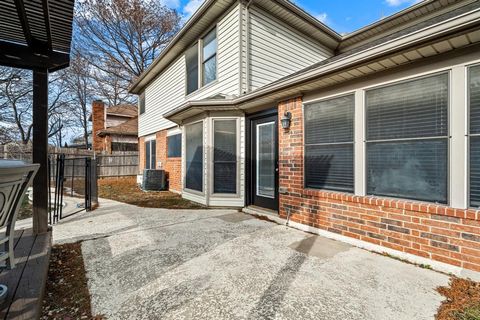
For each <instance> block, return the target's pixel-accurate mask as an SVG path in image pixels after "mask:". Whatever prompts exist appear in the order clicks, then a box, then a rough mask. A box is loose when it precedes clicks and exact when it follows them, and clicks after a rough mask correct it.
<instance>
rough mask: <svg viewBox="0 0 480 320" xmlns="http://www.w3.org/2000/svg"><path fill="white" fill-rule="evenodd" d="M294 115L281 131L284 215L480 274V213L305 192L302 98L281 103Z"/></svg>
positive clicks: (352, 196) (281, 209)
mask: <svg viewBox="0 0 480 320" xmlns="http://www.w3.org/2000/svg"><path fill="white" fill-rule="evenodd" d="M286 110H288V111H290V112H291V113H292V119H293V121H292V125H291V128H290V130H288V131H284V130H283V129H282V128H281V127H280V128H279V143H280V145H279V163H280V168H279V169H280V212H279V214H280V216H281V217H283V218H286V216H287V212H288V211H290V213H291V216H290V219H291V220H292V221H294V222H298V223H301V224H305V225H308V226H312V227H315V228H319V229H322V230H326V231H330V232H333V233H337V234H340V235H343V236H347V237H351V238H355V239H358V240H363V241H366V242H369V243H373V244H376V245H380V246H384V247H387V248H391V249H394V250H397V251H401V252H405V253H409V254H413V255H417V256H420V257H424V258H429V259H433V260H436V261H440V262H445V263H448V264H451V265H454V266H458V267H463V268H466V269H470V270H475V271H480V211H475V210H460V209H453V208H449V207H446V206H441V205H436V204H429V203H421V202H415V201H408V200H395V199H387V198H376V197H360V196H354V195H351V194H345V193H338V192H328V191H322V190H312V189H304V188H303V115H302V100H301V98H296V99H292V100H289V101H285V102H282V103H280V104H279V108H278V113H279V116H280V117H281V116H282V115H283V114H284V112H285V111H286Z"/></svg>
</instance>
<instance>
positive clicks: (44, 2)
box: [42, 0, 52, 51]
mask: <svg viewBox="0 0 480 320" xmlns="http://www.w3.org/2000/svg"><path fill="white" fill-rule="evenodd" d="M42 6H43V19H44V21H45V31H46V33H47V50H48V51H52V28H51V27H50V10H49V8H48V0H42Z"/></svg>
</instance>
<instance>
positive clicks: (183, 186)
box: [182, 119, 208, 196]
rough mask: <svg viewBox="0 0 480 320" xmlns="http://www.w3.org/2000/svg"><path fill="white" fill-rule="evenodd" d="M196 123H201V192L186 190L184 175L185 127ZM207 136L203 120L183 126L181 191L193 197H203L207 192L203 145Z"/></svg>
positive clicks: (185, 154) (185, 153) (185, 163)
mask: <svg viewBox="0 0 480 320" xmlns="http://www.w3.org/2000/svg"><path fill="white" fill-rule="evenodd" d="M197 123H202V134H203V136H202V143H203V155H202V177H203V181H202V185H203V186H202V191H198V190H193V189H189V188H187V175H186V172H187V145H186V144H187V143H186V142H187V134H186V130H187V129H186V127H188V126H190V125H194V124H197ZM206 135H207V132H206V128H205V121H204V119H201V120H197V121H193V122H189V123H187V124H185V125H184V128H183V133H182V172H183V174H182V189H183V191H184V192H186V193H190V194H193V195H197V196H205V195H206V194H207V191H208V190H206V189H207V188H206V184H205V178H206V177H205V161H206V159H205V147H206V144H205V137H206Z"/></svg>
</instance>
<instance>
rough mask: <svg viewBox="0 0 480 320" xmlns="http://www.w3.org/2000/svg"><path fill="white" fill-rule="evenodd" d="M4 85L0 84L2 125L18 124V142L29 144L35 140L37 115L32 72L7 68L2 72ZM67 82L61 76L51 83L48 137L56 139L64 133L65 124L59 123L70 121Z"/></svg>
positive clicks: (16, 126) (53, 77)
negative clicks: (68, 118) (33, 134)
mask: <svg viewBox="0 0 480 320" xmlns="http://www.w3.org/2000/svg"><path fill="white" fill-rule="evenodd" d="M0 74H1V75H2V81H0V106H1V108H0V110H2V121H3V122H4V123H8V124H14V125H15V128H16V131H17V132H16V134H17V135H18V139H19V140H20V141H21V142H22V143H23V144H27V143H28V142H29V141H30V140H31V136H32V129H33V123H32V112H33V110H32V109H33V87H32V72H31V71H29V70H23V69H13V68H7V67H1V68H0ZM63 83H64V82H63V79H62V78H61V77H59V76H58V75H51V76H50V79H49V105H48V115H49V131H48V137H49V138H50V137H52V136H54V135H56V134H57V133H58V131H60V130H61V128H62V124H61V123H60V122H59V120H58V119H61V118H64V117H68V113H67V112H66V106H67V105H68V102H67V101H66V100H65V98H66V97H65V90H64V88H63Z"/></svg>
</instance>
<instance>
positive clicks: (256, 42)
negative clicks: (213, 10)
mask: <svg viewBox="0 0 480 320" xmlns="http://www.w3.org/2000/svg"><path fill="white" fill-rule="evenodd" d="M332 55H333V53H332V52H330V50H329V49H327V48H326V47H324V46H322V45H321V44H320V43H318V42H316V41H313V40H311V39H309V38H308V37H307V36H306V35H303V34H301V33H299V32H297V31H295V30H293V28H291V27H289V26H288V25H286V24H285V23H283V22H281V21H279V20H277V19H276V18H274V17H272V16H271V15H270V14H268V13H267V12H265V11H263V10H261V9H259V8H257V7H254V6H253V7H251V8H250V86H251V90H255V89H258V88H260V87H262V86H265V85H267V84H269V83H271V82H273V81H276V80H278V79H280V78H282V77H285V76H287V75H290V74H292V73H295V72H297V71H299V70H301V69H303V68H306V67H308V66H310V65H312V64H314V63H317V62H320V61H322V60H324V59H326V58H328V57H330V56H332Z"/></svg>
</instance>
